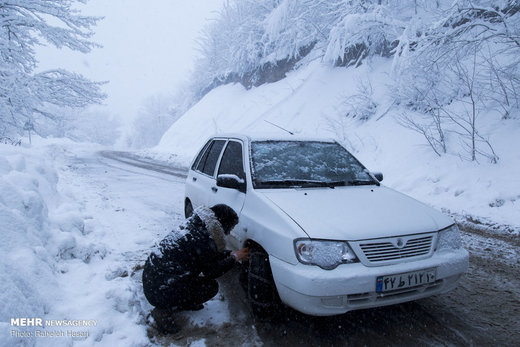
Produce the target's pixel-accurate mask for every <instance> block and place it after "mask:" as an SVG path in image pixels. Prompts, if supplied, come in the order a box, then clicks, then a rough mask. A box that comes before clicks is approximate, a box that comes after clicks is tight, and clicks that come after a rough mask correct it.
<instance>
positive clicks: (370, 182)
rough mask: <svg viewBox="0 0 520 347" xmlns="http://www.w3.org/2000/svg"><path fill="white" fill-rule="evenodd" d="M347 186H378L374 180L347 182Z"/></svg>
mask: <svg viewBox="0 0 520 347" xmlns="http://www.w3.org/2000/svg"><path fill="white" fill-rule="evenodd" d="M347 184H348V185H349V186H371V185H376V186H379V185H380V183H379V182H375V181H374V180H359V179H358V180H350V181H347Z"/></svg>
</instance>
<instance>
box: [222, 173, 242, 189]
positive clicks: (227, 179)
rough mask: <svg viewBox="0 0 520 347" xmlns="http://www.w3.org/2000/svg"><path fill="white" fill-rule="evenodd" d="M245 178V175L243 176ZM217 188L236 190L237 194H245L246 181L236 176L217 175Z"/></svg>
mask: <svg viewBox="0 0 520 347" xmlns="http://www.w3.org/2000/svg"><path fill="white" fill-rule="evenodd" d="M244 177H245V175H244ZM217 186H218V187H223V188H230V189H236V190H238V191H239V192H242V193H245V192H246V181H245V179H243V178H240V177H238V176H237V175H230V174H224V175H218V176H217Z"/></svg>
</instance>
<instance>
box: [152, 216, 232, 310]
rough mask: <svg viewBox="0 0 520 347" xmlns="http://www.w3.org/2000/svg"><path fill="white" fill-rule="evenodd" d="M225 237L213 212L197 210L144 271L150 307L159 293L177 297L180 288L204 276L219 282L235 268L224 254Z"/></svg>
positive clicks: (173, 233) (162, 244) (170, 236)
mask: <svg viewBox="0 0 520 347" xmlns="http://www.w3.org/2000/svg"><path fill="white" fill-rule="evenodd" d="M224 245H225V242H224V233H223V230H222V227H221V225H220V223H219V222H218V220H217V219H216V217H215V215H214V214H213V212H212V211H211V210H209V209H204V208H202V209H200V208H199V209H197V210H196V211H195V212H194V214H193V216H192V217H190V218H189V219H188V220H187V222H186V225H185V227H184V228H180V229H179V230H175V231H172V232H170V233H169V234H168V235H167V236H166V237H165V238H164V239H163V240H162V241H161V242H160V243H159V245H158V247H157V248H156V249H155V250H154V251H152V253H151V254H150V256H149V257H148V259H147V261H146V264H145V266H144V270H143V289H144V293H145V295H146V297H147V299H148V301H149V302H150V303H152V305H153V304H154V299H155V298H154V297H155V296H157V295H158V291H161V290H167V291H170V292H173V293H175V287H176V286H179V287H180V286H183V287H184V286H185V285H186V283H189V282H190V281H192V280H194V279H195V278H198V277H199V276H203V277H204V278H208V279H213V278H217V277H219V276H221V275H223V274H224V273H226V272H227V271H228V270H230V269H231V268H232V267H233V265H234V264H235V260H234V258H233V257H231V256H230V252H229V251H225V250H224Z"/></svg>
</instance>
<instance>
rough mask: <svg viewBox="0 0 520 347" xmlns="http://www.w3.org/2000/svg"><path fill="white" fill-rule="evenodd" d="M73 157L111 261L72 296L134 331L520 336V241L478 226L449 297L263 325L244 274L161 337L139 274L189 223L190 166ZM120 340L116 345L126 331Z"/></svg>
mask: <svg viewBox="0 0 520 347" xmlns="http://www.w3.org/2000/svg"><path fill="white" fill-rule="evenodd" d="M70 160H71V162H70V163H69V164H68V168H69V169H68V170H67V171H66V173H67V174H66V175H65V176H64V179H65V180H66V182H64V183H65V184H67V185H73V186H75V187H76V189H74V191H75V194H76V198H78V199H81V200H82V201H83V205H84V208H85V210H86V211H88V213H89V214H91V215H92V218H93V220H94V221H95V225H94V226H93V229H95V230H97V232H96V233H90V234H88V235H87V237H89V242H91V243H92V244H94V245H96V246H95V247H98V248H104V249H105V250H106V251H105V252H106V255H105V256H104V257H103V259H99V260H97V261H94V262H92V263H91V265H90V266H88V267H84V268H82V269H83V271H86V272H88V273H89V276H90V277H89V278H90V279H91V280H93V281H94V283H96V284H98V286H96V288H93V287H92V286H85V287H74V288H73V291H74V292H73V293H71V295H76V296H82V297H83V296H88V297H90V298H91V299H90V300H88V301H87V303H94V304H96V303H98V302H106V301H107V299H108V302H109V303H111V304H112V306H111V307H107V308H98V307H96V310H101V312H105V314H106V315H108V316H112V317H114V318H113V319H118V320H119V321H120V322H121V324H123V325H124V324H126V325H128V324H130V326H129V328H128V329H127V330H128V331H130V330H132V327H133V328H134V330H135V331H138V332H139V331H141V332H143V331H144V332H145V333H144V334H146V335H147V338H149V339H150V341H151V342H152V343H156V344H159V345H169V344H170V343H174V344H175V345H181V346H182V345H190V344H192V343H195V342H202V341H201V340H203V341H204V343H206V344H207V345H211V346H213V345H217V346H230V345H262V344H263V345H266V346H280V345H286V346H294V345H313V346H316V345H333V346H343V345H396V344H397V345H439V344H440V345H446V344H448V345H452V344H453V345H475V346H480V345H482V346H483V345H514V344H515V343H517V342H518V341H519V340H520V304H519V303H520V289H519V288H520V261H519V260H518V254H519V250H520V243H519V242H518V240H515V239H497V238H494V237H492V236H493V234H492V233H486V232H485V231H475V230H470V229H469V228H467V230H465V231H464V232H463V236H464V242H465V245H466V247H467V248H468V249H469V251H470V253H471V259H470V269H469V271H468V273H467V274H466V276H465V277H464V279H463V280H462V282H461V285H460V286H459V287H458V288H457V289H456V290H454V291H453V292H451V293H449V294H446V295H440V296H436V297H433V298H429V299H424V300H421V301H418V302H414V303H408V304H403V305H398V306H392V307H386V308H381V309H372V310H365V311H355V312H350V313H347V314H345V315H343V316H339V317H329V318H327V317H325V318H324V317H320V318H318V317H309V316H304V315H301V314H299V313H296V312H294V311H293V310H290V309H282V310H281V313H280V317H279V318H278V319H276V320H275V321H270V322H266V321H263V322H260V321H256V320H255V319H253V318H252V317H251V314H250V311H249V307H248V305H247V302H246V297H245V294H244V292H243V291H242V289H241V288H240V285H239V284H238V271H237V270H235V271H233V272H231V273H229V274H227V275H226V276H224V277H223V278H221V279H220V283H221V292H220V293H219V295H217V297H215V298H214V299H213V300H211V301H210V302H208V303H207V304H206V305H205V308H204V309H203V310H202V311H198V312H187V313H184V314H183V315H182V316H181V317H179V321H180V322H181V323H182V326H183V330H182V334H181V335H179V336H160V335H158V334H157V332H156V331H155V330H154V329H151V328H149V327H148V326H147V325H146V316H147V314H148V312H149V310H150V308H151V307H150V306H149V305H148V304H147V303H146V301H145V300H144V297H143V295H142V290H141V287H140V285H141V283H140V274H141V271H140V268H141V266H142V264H143V263H144V260H145V258H146V256H147V254H148V252H149V249H150V247H151V246H152V245H153V244H154V243H155V242H157V241H159V240H160V239H161V238H162V237H163V236H164V235H165V234H166V233H167V232H168V230H169V229H171V228H172V227H174V226H175V225H177V224H178V223H180V222H182V220H183V217H182V216H183V211H182V206H183V203H182V201H183V191H184V180H183V177H184V175H185V170H183V169H178V168H171V167H169V166H168V165H167V164H164V163H156V162H153V161H152V160H150V159H146V158H139V157H137V156H135V155H133V154H129V153H124V152H107V151H104V152H98V153H96V154H94V155H88V154H87V153H85V156H83V155H81V156H74V157H70ZM93 223H94V222H93ZM78 266H81V265H78ZM78 269H79V268H78ZM100 276H101V277H100ZM114 283H115V284H116V285H114ZM71 290H72V289H71ZM92 298H93V299H92ZM114 307H115V311H114ZM65 310H69V311H65ZM70 310H73V312H70ZM82 310H87V307H86V304H85V305H79V306H78V307H76V308H74V309H73V308H71V307H65V308H64V312H67V313H68V314H76V313H77V314H78V315H81V312H82ZM83 312H85V311H83ZM125 319H126V320H127V321H124V320H125ZM128 320H131V322H130V323H129V322H128ZM100 321H101V322H103V319H100ZM123 322H124V323H123ZM132 324H133V325H132ZM106 331H107V328H106V329H105V331H104V332H103V334H101V335H100V337H99V338H100V339H101V340H100V341H102V342H105V343H106V342H107V341H110V334H109V333H107V332H106ZM121 334H123V333H121V332H120V333H119V335H121ZM134 334H136V333H134ZM112 335H115V336H114V337H113V338H114V340H115V339H116V337H117V334H116V333H114V334H112ZM128 335H129V336H126V338H128V339H129V340H130V341H132V333H131V332H129V333H128ZM139 336H140V335H139ZM118 338H119V339H120V338H121V337H118ZM130 341H128V342H130ZM133 342H134V343H135V342H136V341H135V339H133ZM141 343H142V341H141V342H139V343H138V344H141Z"/></svg>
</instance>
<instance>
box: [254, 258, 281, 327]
mask: <svg viewBox="0 0 520 347" xmlns="http://www.w3.org/2000/svg"><path fill="white" fill-rule="evenodd" d="M247 279H248V281H247V296H248V299H249V303H250V305H251V308H252V310H253V314H255V315H256V316H258V317H267V316H271V315H273V314H274V313H275V312H276V306H277V305H278V304H279V301H280V299H279V297H278V292H277V291H276V285H275V283H274V279H273V275H272V273H271V266H270V265H269V256H268V255H267V254H266V253H263V252H254V253H252V254H251V256H250V258H249V271H248V278H247Z"/></svg>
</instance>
